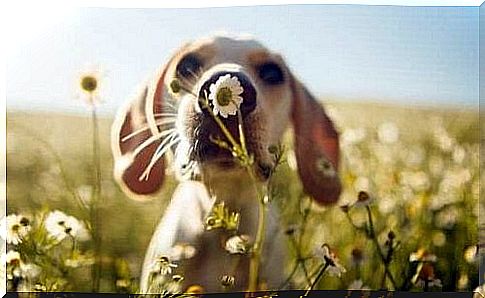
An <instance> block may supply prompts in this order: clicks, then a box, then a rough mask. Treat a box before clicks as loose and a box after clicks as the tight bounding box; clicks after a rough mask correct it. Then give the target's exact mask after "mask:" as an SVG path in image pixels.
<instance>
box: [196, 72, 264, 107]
mask: <svg viewBox="0 0 485 298" xmlns="http://www.w3.org/2000/svg"><path fill="white" fill-rule="evenodd" d="M227 75H229V78H231V79H234V78H236V79H237V82H238V83H239V85H240V87H242V93H240V94H236V96H240V97H241V98H242V102H241V104H240V106H239V108H240V110H241V113H242V115H243V116H245V115H247V114H249V113H251V112H252V111H254V109H255V108H256V104H257V103H256V88H255V87H254V85H253V83H252V82H251V80H250V79H249V77H248V76H247V75H246V74H245V73H244V72H242V71H218V72H215V73H214V74H212V75H211V76H210V77H209V78H208V79H206V80H205V81H204V82H202V84H201V88H200V89H199V94H198V95H199V107H200V108H201V110H202V111H204V113H207V112H208V111H207V108H206V107H205V103H206V102H208V103H209V106H210V107H211V108H212V109H213V108H214V103H212V102H211V101H210V100H208V97H209V95H210V94H211V92H220V93H221V94H222V92H225V90H222V89H223V88H219V89H218V88H217V87H218V84H217V83H218V80H219V79H220V78H223V77H227ZM234 81H236V80H234ZM231 84H232V82H231ZM211 85H214V86H213V87H212V88H211ZM211 89H212V90H211ZM228 90H229V92H234V90H231V89H228ZM213 98H214V100H219V98H224V96H221V95H219V94H214V95H213ZM219 104H220V105H224V104H226V103H224V102H220V103H219Z"/></svg>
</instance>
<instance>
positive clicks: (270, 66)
mask: <svg viewBox="0 0 485 298" xmlns="http://www.w3.org/2000/svg"><path fill="white" fill-rule="evenodd" d="M258 74H259V77H260V78H261V80H263V81H264V82H265V83H267V84H269V85H278V84H281V83H283V82H284V81H285V76H284V74H283V70H281V67H279V66H278V64H276V63H273V62H269V63H265V64H262V65H260V66H259V67H258Z"/></svg>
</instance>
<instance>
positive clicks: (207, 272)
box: [182, 187, 286, 292]
mask: <svg viewBox="0 0 485 298" xmlns="http://www.w3.org/2000/svg"><path fill="white" fill-rule="evenodd" d="M230 190H231V191H230V195H229V196H226V195H225V192H224V190H222V191H219V193H218V200H217V201H218V202H221V201H224V203H225V207H226V208H227V210H228V211H229V212H238V213H239V214H240V224H239V228H238V230H237V231H225V230H223V229H214V230H210V231H207V230H205V231H204V232H202V233H201V234H200V235H199V236H198V237H197V239H196V242H195V243H194V245H195V247H196V249H197V251H198V253H197V254H196V255H195V256H194V257H193V258H192V259H190V260H187V261H186V264H185V265H183V267H182V269H184V275H185V277H186V286H191V285H192V284H197V285H200V286H202V287H203V288H204V289H205V290H206V291H208V292H220V291H223V290H225V288H224V287H225V286H226V287H227V288H226V289H227V290H231V291H243V290H246V289H247V285H248V275H249V263H250V254H248V253H247V254H231V253H229V252H228V251H227V250H226V242H227V240H228V239H229V238H231V237H234V236H241V235H244V236H248V237H249V242H250V243H253V242H254V239H255V237H256V232H257V228H258V226H257V224H258V208H259V206H258V201H257V198H256V196H255V194H254V192H253V191H252V188H251V189H248V187H246V188H243V189H239V191H235V189H234V188H231V189H230ZM269 213H270V214H269V216H268V217H267V221H266V236H265V242H264V245H263V249H264V251H263V257H262V264H261V273H260V276H261V278H260V281H261V282H263V283H266V284H270V285H273V286H277V285H274V284H275V283H279V282H280V281H281V279H282V278H281V277H282V275H283V269H284V265H285V260H284V257H285V253H284V250H285V247H286V245H285V243H284V238H283V237H282V235H281V233H280V232H279V229H278V226H279V225H278V220H277V217H276V216H275V214H276V210H274V208H273V207H270V210H269ZM268 256H272V257H268ZM232 278H234V285H233V286H232V287H231V286H230V285H228V284H227V281H228V280H231V279H232Z"/></svg>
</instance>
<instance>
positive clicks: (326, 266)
mask: <svg viewBox="0 0 485 298" xmlns="http://www.w3.org/2000/svg"><path fill="white" fill-rule="evenodd" d="M329 266H330V263H328V262H326V263H325V266H323V268H322V270H320V272H319V273H318V275H317V277H316V278H315V280H314V281H313V283H312V284H311V286H310V288H309V289H308V290H306V292H305V295H303V297H306V296H308V294H310V291H312V290H313V289H314V288H315V286H316V285H317V283H318V282H319V281H320V279H321V278H322V276H323V273H324V272H325V270H327V268H328V267H329Z"/></svg>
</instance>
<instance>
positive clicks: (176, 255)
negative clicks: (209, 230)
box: [169, 243, 197, 261]
mask: <svg viewBox="0 0 485 298" xmlns="http://www.w3.org/2000/svg"><path fill="white" fill-rule="evenodd" d="M196 252H197V251H196V249H195V247H193V246H192V245H190V244H187V243H178V244H176V245H174V246H173V247H172V249H171V250H170V253H169V258H170V260H173V261H180V260H186V259H190V258H192V257H193V256H194V255H195V253H196Z"/></svg>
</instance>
